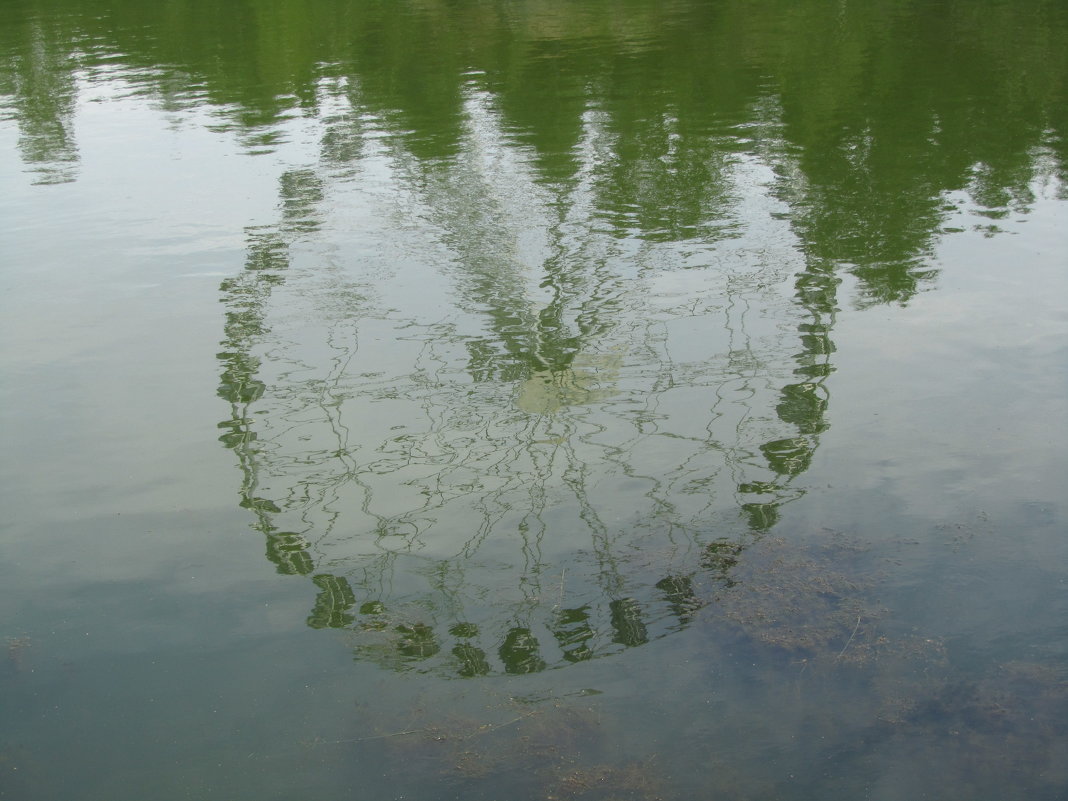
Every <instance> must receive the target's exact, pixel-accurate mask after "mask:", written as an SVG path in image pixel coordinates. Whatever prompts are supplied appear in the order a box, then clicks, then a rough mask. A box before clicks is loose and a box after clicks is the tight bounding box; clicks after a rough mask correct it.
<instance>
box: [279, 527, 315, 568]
mask: <svg viewBox="0 0 1068 801" xmlns="http://www.w3.org/2000/svg"><path fill="white" fill-rule="evenodd" d="M307 547H308V543H307V541H306V540H305V539H304V537H302V536H301V535H300V534H297V533H296V532H293V531H278V532H274V533H270V534H268V535H267V560H268V561H270V562H273V563H274V564H275V566H276V567H277V569H278V572H279V573H282V574H283V575H289V576H306V575H308V574H309V573H311V572H312V570H314V569H315V565H314V563H313V562H312V558H311V555H310V554H309V553H308V551H307V550H306V549H307Z"/></svg>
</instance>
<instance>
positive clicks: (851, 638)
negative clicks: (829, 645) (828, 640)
mask: <svg viewBox="0 0 1068 801" xmlns="http://www.w3.org/2000/svg"><path fill="white" fill-rule="evenodd" d="M860 618H861V616H860V615H857V625H855V626H854V627H853V633H852V634H850V635H849V639H848V640H846V644H845V645H843V646H842V650H841V651H839V652H838V656H836V657H835V659H841V658H842V654H844V653H845V652H846V648H848V647H849V643H851V642H853V638H854V637H856V636H857V629H859V628H860Z"/></svg>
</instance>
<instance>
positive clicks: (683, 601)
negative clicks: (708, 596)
mask: <svg viewBox="0 0 1068 801" xmlns="http://www.w3.org/2000/svg"><path fill="white" fill-rule="evenodd" d="M656 588H657V589H658V590H660V592H661V593H662V594H663V597H664V600H665V601H667V603H668V608H669V609H671V613H672V614H673V615H675V617H676V618H677V619H678V621H679V623H682V624H685V623H688V622H689V621H690V618H691V617H692V616H693V613H694V612H696V611H697V610H698V609H700V608H701V607H702V606H704V604H705V602H704V601H702V600H701V598H699V597H698V595H697V591H696V590H695V589H694V586H693V578H691V577H690V576H668V577H667V578H663V579H660V581H658V582H657V583H656Z"/></svg>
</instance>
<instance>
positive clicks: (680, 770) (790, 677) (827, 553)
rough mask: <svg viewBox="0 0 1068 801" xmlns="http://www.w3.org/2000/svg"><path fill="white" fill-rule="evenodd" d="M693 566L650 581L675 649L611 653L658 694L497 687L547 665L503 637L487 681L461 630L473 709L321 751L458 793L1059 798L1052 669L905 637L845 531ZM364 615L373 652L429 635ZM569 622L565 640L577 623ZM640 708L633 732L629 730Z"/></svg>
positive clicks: (738, 800)
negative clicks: (421, 772)
mask: <svg viewBox="0 0 1068 801" xmlns="http://www.w3.org/2000/svg"><path fill="white" fill-rule="evenodd" d="M698 562H699V564H698V565H697V567H696V569H694V570H693V571H691V572H689V573H678V574H675V575H672V576H670V577H668V578H665V579H663V580H662V581H661V582H660V583H658V584H657V585H656V586H657V588H658V589H659V590H660V592H661V594H662V599H663V601H664V603H665V604H666V605H667V606H668V607H671V608H672V610H673V611H672V614H673V615H675V617H676V619H678V620H683V619H685V621H686V626H685V628H684V629H677V630H676V634H677V642H676V641H673V640H671V639H670V638H669V639H668V640H666V641H662V643H661V646H660V647H659V649H658V650H657V651H656V652H655V654H657V656H656V657H650V658H649V659H648V660H647V661H648V664H646V665H645V666H644V667H639V666H638V665H637V660H638V659H639V657H638V655H639V654H642V653H647V654H650V655H651V654H654V652H653V651H651V650H649V651H646V650H643V649H635V650H632V651H630V650H628V651H626V652H623V653H622V654H617V659H619V660H620V661H619V663H618V665H619V671H620V672H622V673H623V674H626V675H630V676H631V677H632V678H634V679H635V680H636V681H640V680H641V675H642V674H641V670H649V671H657V672H658V673H660V674H662V675H668V676H670V677H671V678H670V679H669V680H668V681H667V684H668V685H669V686H671V687H672V688H673V692H672V693H671V694H670V697H667V698H664V697H659V698H652V699H650V698H645V697H628V696H627V695H626V693H621V692H619V691H606V692H600V691H594V690H585V691H579V692H571V693H558V692H553V691H548V692H545V693H543V694H542V695H540V696H525V697H520V696H514V695H511V694H510V692H512V691H513V690H511V689H510V688H514V687H518V686H520V685H516V684H514V682H515V681H518V680H519V679H518V678H517V677H518V676H521V675H522V674H524V673H536V672H537V670H540V669H541V668H542V667H543V666H539V665H537V664H535V662H534V660H537V659H538V658H539V657H538V656H537V649H536V643H535V642H534V641H533V640H534V639H535V638H534V636H533V634H532V633H531V632H530V631H529V630H517V631H515V632H513V633H510V634H509V635H508V637H506V638H505V639H504V640H503V641H502V642H501V643H499V644H498V648H497V650H498V652H499V653H498V654H497V656H498V657H499V658H500V659H501V660H503V662H504V664H505V665H506V666H507V673H508V674H510V675H511V676H512V678H507V677H502V678H499V679H494V677H493V676H492V675H491V667H490V664H489V661H488V660H489V659H490V658H491V656H492V655H490V654H487V653H486V652H484V651H483V650H482V649H481V648H479V647H477V646H476V645H475V644H473V643H472V640H471V638H472V637H473V636H474V635H476V634H477V626H474V625H473V624H457V625H454V626H453V627H452V629H451V630H450V631H449V632H448V633H449V635H450V636H452V637H454V638H455V639H456V640H457V641H458V644H457V645H456V646H455V647H454V648H453V652H452V657H453V658H455V659H456V660H457V662H458V663H459V664H460V665H461V670H462V671H463V672H462V673H461V675H465V676H468V677H470V678H473V679H478V680H479V681H478V682H477V683H471V684H463V685H450V686H453V687H458V686H459V687H466V688H469V689H468V690H467V691H466V692H465V696H470V697H477V698H481V699H483V702H482V703H481V704H480V705H479V707H478V708H477V709H475V710H474V711H473V712H470V714H469V716H468V717H464V716H461V715H457V714H455V713H454V712H453V713H450V714H448V715H445V714H444V713H440V712H435V706H434V704H433V701H432V700H429V701H428V699H425V698H424V699H422V700H421V701H420V706H419V709H418V710H413V720H414V721H415V723H413V724H412V725H406V726H405V727H404V728H402V729H398V730H396V731H379V732H376V733H374V734H370V735H368V736H367V737H366V738H356V740H354V741H346V743H344V744H340V745H334V746H333V747H346V748H360V747H362V741H363V740H364V739H366V740H372V739H373V740H377V741H380V743H379V744H380V745H383V746H384V747H385V752H384V753H385V755H386V759H387V761H388V762H390V763H391V764H396V765H397V766H402V765H410V764H419V765H422V766H427V767H428V768H430V769H429V770H428V774H430V775H434V776H436V777H437V778H436V779H434V781H437V782H440V783H441V784H442V786H443V787H446V788H448V790H449V792H454V793H455V795H456V797H463V798H466V799H479V798H497V797H503V796H502V795H501V793H502V792H506V793H507V794H508V795H507V797H510V798H515V799H539V800H540V801H568V800H570V799H574V800H576V801H578V800H579V799H590V800H594V799H596V800H597V801H610V800H612V799H620V800H622V799H630V800H631V801H636V800H640V801H656V800H657V799H681V798H707V799H710V800H711V799H732V800H734V801H748V800H751V801H768V800H769V799H783V800H784V801H792V800H793V799H797V801H810V799H813V798H825V799H839V798H841V799H853V798H874V799H891V798H901V797H924V796H925V795H926V797H932V798H939V799H961V801H965V799H967V800H968V801H974V800H975V799H991V801H993V799H1003V798H1021V799H1022V798H1028V799H1040V800H1045V801H1055V799H1062V798H1063V797H1064V796H1063V792H1064V790H1065V788H1068V674H1066V670H1065V666H1064V665H1059V664H1050V663H1043V662H1040V661H1026V660H1024V659H1018V660H1012V661H1008V662H1004V663H996V662H981V661H976V660H970V661H964V660H956V659H955V658H954V656H953V649H952V648H951V647H950V646H951V644H947V643H946V642H945V641H943V639H941V638H939V637H932V636H926V635H925V634H924V632H919V631H912V630H902V627H901V626H900V625H899V624H898V623H897V621H896V620H895V617H894V614H893V611H892V610H890V609H888V608H886V607H885V606H883V605H881V604H880V603H879V600H878V595H879V592H878V590H879V587H880V582H881V580H882V578H883V577H882V575H881V572H880V569H879V568H878V564H879V560H878V559H873V558H872V554H871V553H870V552H869V549H867V548H865V547H863V546H861V545H860V544H858V543H856V542H854V541H851V540H849V539H848V538H845V537H842V536H837V535H836V536H833V537H830V538H826V539H823V540H820V541H818V542H815V543H797V542H791V541H789V540H787V539H785V538H779V537H771V536H763V537H760V538H758V539H755V540H753V541H750V542H747V543H745V545H744V547H742V544H740V543H737V542H728V541H717V542H713V543H712V544H710V545H708V546H707V547H706V548H704V549H703V551H702V553H701V554H700V556H699V558H698ZM634 606H635V604H634V603H626V604H620V605H619V607H617V610H618V611H616V612H615V614H617V615H618V616H620V617H621V618H624V617H625V616H626V615H628V614H631V615H632V616H631V617H630V618H629V619H628V620H626V621H617V625H616V626H615V627H613V628H612V631H615V632H617V633H618V632H624V633H626V634H627V636H629V637H631V643H632V644H633V645H638V644H641V641H642V637H643V636H644V635H643V631H642V628H641V627H640V626H639V625H638V624H637V623H635V618H634V616H633V612H634V608H633V607H634ZM374 611H376V614H374V615H371V618H372V619H373V620H378V621H379V623H380V625H379V627H378V628H377V629H372V630H373V631H374V632H375V633H377V634H383V633H385V634H386V635H387V636H386V639H385V640H381V641H379V647H380V648H382V649H383V654H388V659H391V660H394V661H396V660H401V659H403V657H404V656H405V654H406V653H409V652H410V653H416V652H426V653H430V652H431V651H433V648H432V647H431V646H428V645H426V642H427V641H428V640H430V639H432V629H431V628H430V627H429V626H420V624H418V623H413V622H411V621H408V622H401V621H399V620H393V619H390V618H389V616H388V614H387V611H386V610H385V609H383V608H375V610H374ZM569 621H570V625H571V627H572V630H573V631H581V629H582V626H588V625H590V624H591V621H590V620H589V619H583V618H582V617H581V616H575V615H572V616H571V617H570V618H569ZM650 624H651V621H650ZM579 639H581V638H579ZM567 642H569V641H566V640H565V643H564V644H565V646H566V644H567ZM363 647H366V646H363ZM673 649H674V650H673ZM434 653H437V652H436V651H434ZM625 654H634V655H635V660H634V661H633V663H632V660H628V659H627V658H626V656H625ZM385 658H387V657H385V656H383V659H385ZM681 663H686V664H689V665H696V666H697V667H690V668H687V669H683V668H679V667H678V664H681ZM550 675H552V674H551V673H550V674H546V676H545V677H544V681H543V682H542V686H544V685H545V681H548V680H549V679H548V677H549V676H550ZM568 675H572V674H570V673H569V674H568ZM595 675H599V676H602V677H603V676H605V675H613V674H612V673H611V672H610V673H608V674H605V673H604V672H600V673H598V674H595ZM483 682H485V684H483ZM502 682H504V683H503V684H502ZM457 691H458V692H460V690H457ZM642 705H645V707H647V708H645V709H644V711H643V709H642V708H641V707H642ZM441 708H442V709H454V708H455V705H449V704H442V705H441ZM636 710H637V711H636ZM636 714H637V715H638V718H639V719H645V720H646V721H647V724H648V730H647V731H644V730H643V731H634V730H633V726H634V720H635V715H636ZM628 726H629V727H630V728H629V729H628ZM323 745H330V744H323ZM450 797H451V796H450Z"/></svg>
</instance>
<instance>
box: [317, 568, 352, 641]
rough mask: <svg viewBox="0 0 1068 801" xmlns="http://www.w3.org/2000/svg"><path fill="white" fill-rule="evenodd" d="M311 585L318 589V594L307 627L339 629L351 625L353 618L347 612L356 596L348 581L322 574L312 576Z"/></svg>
mask: <svg viewBox="0 0 1068 801" xmlns="http://www.w3.org/2000/svg"><path fill="white" fill-rule="evenodd" d="M312 583H314V584H315V586H316V587H318V588H319V594H318V595H317V596H315V607H314V608H313V609H312V613H311V615H310V616H309V617H308V625H309V626H311V627H312V628H313V629H325V628H332V629H341V628H345V627H347V626H349V625H351V624H352V622H353V620H355V618H354V617H353V616H352V615H350V614H348V611H349V610H350V609H352V607H353V606H355V605H356V596H355V595H354V594H353V592H352V588H351V587H349V583H348V581H346V580H345V579H344V578H341V577H339V576H331V575H329V574H325V573H322V574H319V575H318V576H312Z"/></svg>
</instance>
